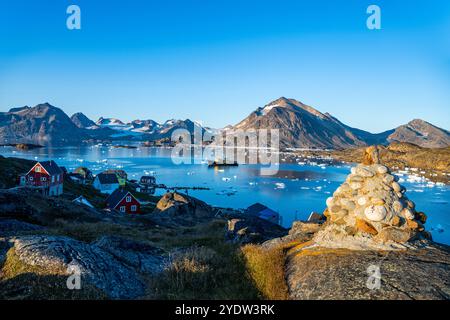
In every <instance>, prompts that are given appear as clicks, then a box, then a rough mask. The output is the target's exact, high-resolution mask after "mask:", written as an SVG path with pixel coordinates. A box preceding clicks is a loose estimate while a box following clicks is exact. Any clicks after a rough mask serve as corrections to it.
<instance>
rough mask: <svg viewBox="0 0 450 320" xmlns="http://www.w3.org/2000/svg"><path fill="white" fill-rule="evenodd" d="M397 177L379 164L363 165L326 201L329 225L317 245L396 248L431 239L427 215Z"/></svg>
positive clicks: (326, 214)
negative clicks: (411, 242) (420, 209)
mask: <svg viewBox="0 0 450 320" xmlns="http://www.w3.org/2000/svg"><path fill="white" fill-rule="evenodd" d="M405 192H406V189H405V188H404V187H402V186H401V185H400V184H399V183H398V179H397V177H396V176H394V175H392V174H391V173H390V172H389V169H388V168H387V167H386V166H384V165H382V164H379V163H372V164H368V165H363V164H360V165H358V166H356V167H353V168H352V169H351V174H350V175H349V176H348V177H347V179H346V181H345V182H344V183H343V184H342V185H341V186H340V187H339V188H337V190H336V191H335V192H334V194H333V196H332V197H330V198H328V199H327V201H326V205H327V209H326V210H325V212H324V215H325V216H326V217H327V222H326V224H325V225H324V227H323V228H322V230H321V231H320V232H318V233H317V234H316V236H315V242H316V243H318V244H320V245H325V246H331V247H350V248H365V247H366V248H371V247H377V248H395V247H399V246H398V245H399V244H405V243H407V242H408V241H412V240H416V239H424V238H430V234H429V233H428V232H426V231H425V228H424V223H425V221H426V218H427V217H426V215H425V214H424V213H423V212H418V211H416V208H415V204H414V202H412V201H411V200H409V199H408V198H407V196H406V195H405ZM400 247H401V246H400Z"/></svg>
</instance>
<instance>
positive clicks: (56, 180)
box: [21, 160, 64, 196]
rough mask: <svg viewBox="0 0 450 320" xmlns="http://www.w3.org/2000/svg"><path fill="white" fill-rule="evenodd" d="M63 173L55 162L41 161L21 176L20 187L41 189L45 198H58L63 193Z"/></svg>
mask: <svg viewBox="0 0 450 320" xmlns="http://www.w3.org/2000/svg"><path fill="white" fill-rule="evenodd" d="M63 176H64V172H63V171H62V170H61V168H60V167H59V166H58V165H57V164H56V162H55V161H53V160H50V161H42V162H36V164H35V165H34V166H33V167H32V168H31V169H30V171H28V173H27V174H26V175H24V176H23V178H22V179H23V180H22V181H21V184H22V185H25V186H28V187H32V188H36V189H41V190H42V193H43V194H44V195H47V196H59V195H61V194H62V193H63V182H64V177H63Z"/></svg>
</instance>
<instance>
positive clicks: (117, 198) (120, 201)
mask: <svg viewBox="0 0 450 320" xmlns="http://www.w3.org/2000/svg"><path fill="white" fill-rule="evenodd" d="M106 207H107V208H109V209H113V210H118V211H120V212H123V213H131V214H135V213H140V212H141V203H140V202H139V201H138V200H137V199H136V198H135V197H134V196H133V195H132V194H131V192H129V191H127V190H124V189H116V190H115V191H114V192H113V193H111V194H110V196H109V197H108V198H107V199H106Z"/></svg>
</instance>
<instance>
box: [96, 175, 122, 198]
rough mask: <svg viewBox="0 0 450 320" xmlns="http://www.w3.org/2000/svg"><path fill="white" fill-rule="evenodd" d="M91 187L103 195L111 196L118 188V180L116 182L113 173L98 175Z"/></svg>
mask: <svg viewBox="0 0 450 320" xmlns="http://www.w3.org/2000/svg"><path fill="white" fill-rule="evenodd" d="M92 185H93V186H94V188H95V189H97V190H100V191H101V192H103V193H109V194H111V193H113V191H114V190H116V189H117V188H119V180H117V176H116V175H115V174H114V173H99V174H98V175H97V176H96V177H95V179H94V183H93V184H92Z"/></svg>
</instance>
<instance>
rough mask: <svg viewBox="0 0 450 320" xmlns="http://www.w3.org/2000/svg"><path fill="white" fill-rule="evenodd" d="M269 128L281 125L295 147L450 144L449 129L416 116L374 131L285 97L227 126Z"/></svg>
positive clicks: (286, 141)
mask: <svg viewBox="0 0 450 320" xmlns="http://www.w3.org/2000/svg"><path fill="white" fill-rule="evenodd" d="M269 128H272V129H279V130H280V145H281V146H282V147H291V148H322V149H342V148H349V147H355V146H364V145H371V144H389V143H390V142H393V141H398V142H410V143H414V144H417V145H419V146H422V147H429V148H439V147H447V146H450V134H449V132H448V131H447V130H444V129H441V128H438V127H436V126H433V125H432V124H430V123H428V122H426V121H423V120H419V119H416V120H413V121H411V122H409V123H407V124H405V125H402V126H399V127H397V128H395V129H392V130H388V131H385V132H382V133H378V134H373V133H370V132H367V131H364V130H360V129H356V128H352V127H350V126H347V125H345V124H343V123H342V122H340V121H339V120H338V119H336V118H335V117H333V116H332V115H330V114H329V113H321V112H320V111H318V110H316V109H314V108H312V107H310V106H308V105H305V104H303V103H301V102H299V101H297V100H294V99H287V98H284V97H282V98H279V99H277V100H275V101H272V102H270V103H269V104H267V105H265V106H264V107H260V108H257V109H256V110H255V111H253V112H252V113H250V115H249V116H248V117H247V118H245V119H244V120H242V121H241V122H239V123H238V124H237V125H235V126H231V127H228V128H227V130H230V131H233V130H237V129H244V130H245V129H269Z"/></svg>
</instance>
